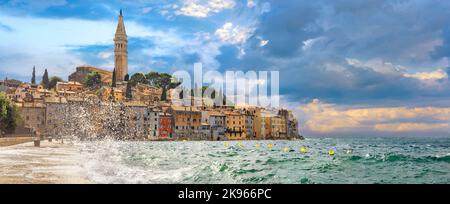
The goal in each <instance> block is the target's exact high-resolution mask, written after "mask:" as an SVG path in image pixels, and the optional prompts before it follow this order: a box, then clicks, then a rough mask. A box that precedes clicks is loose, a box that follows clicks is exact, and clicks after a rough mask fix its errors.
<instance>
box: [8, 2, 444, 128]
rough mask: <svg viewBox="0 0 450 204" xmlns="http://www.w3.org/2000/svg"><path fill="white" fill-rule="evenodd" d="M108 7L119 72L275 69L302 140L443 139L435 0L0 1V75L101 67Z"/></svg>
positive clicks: (107, 48)
mask: <svg viewBox="0 0 450 204" xmlns="http://www.w3.org/2000/svg"><path fill="white" fill-rule="evenodd" d="M120 9H123V13H124V18H125V24H126V29H127V34H128V37H129V69H130V72H131V73H136V72H149V71H161V72H168V73H172V72H174V71H176V70H188V69H192V67H193V63H195V62H201V63H203V65H204V67H205V68H206V69H208V70H217V71H219V72H224V71H225V70H243V71H248V70H257V71H258V70H276V71H279V72H280V98H281V105H282V106H284V107H286V108H289V109H291V110H293V111H294V113H295V115H296V116H297V117H298V118H299V120H300V131H301V133H302V134H303V135H305V136H322V135H324V136H333V135H336V136H337V135H339V136H381V135H382V136H390V135H402V136H410V135H417V136H448V135H449V134H450V122H449V121H450V82H449V74H450V58H449V56H450V12H448V11H449V10H450V1H442V0H427V1H423V0H389V1H387V0H386V1H383V0H365V1H360V0H333V1H331V0H317V1H310V0H283V1H279V0H210V1H207V0H184V1H181V0H178V1H177V0H160V1H156V0H134V1H125V0H98V1H87V0H33V1H27V0H0V78H1V79H3V78H5V77H9V78H15V79H19V80H23V81H30V79H31V76H30V74H31V70H32V67H33V66H36V70H37V73H38V75H42V73H43V70H44V69H48V70H49V73H50V75H51V76H52V75H57V76H61V77H63V78H67V76H68V75H69V74H70V73H71V72H73V71H74V70H75V67H77V66H80V65H93V66H97V67H101V68H105V69H108V70H112V69H113V67H114V54H113V51H114V50H113V38H114V32H115V29H116V26H117V18H118V13H119V10H120Z"/></svg>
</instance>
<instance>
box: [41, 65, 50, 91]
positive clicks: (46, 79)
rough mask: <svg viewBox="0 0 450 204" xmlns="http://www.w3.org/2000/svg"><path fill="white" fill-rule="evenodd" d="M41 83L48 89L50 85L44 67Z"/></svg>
mask: <svg viewBox="0 0 450 204" xmlns="http://www.w3.org/2000/svg"><path fill="white" fill-rule="evenodd" d="M41 85H42V86H44V88H46V89H48V87H49V85H50V80H49V79H48V71H47V69H45V71H44V75H43V76H42V82H41Z"/></svg>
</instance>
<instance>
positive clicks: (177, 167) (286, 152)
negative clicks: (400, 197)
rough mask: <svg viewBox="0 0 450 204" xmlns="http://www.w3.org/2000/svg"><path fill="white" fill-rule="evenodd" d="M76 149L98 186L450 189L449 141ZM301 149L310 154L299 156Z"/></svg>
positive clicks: (316, 140)
mask: <svg viewBox="0 0 450 204" xmlns="http://www.w3.org/2000/svg"><path fill="white" fill-rule="evenodd" d="M100 143H101V144H100ZM105 143H107V145H105ZM256 144H260V145H261V147H260V148H256V147H255V146H256ZM268 144H273V145H274V146H273V148H271V149H270V148H268V147H267V145H268ZM81 147H82V148H81V149H80V151H81V152H82V154H85V157H84V158H86V160H85V161H84V162H83V163H84V164H83V166H84V168H85V170H86V172H87V174H88V178H89V179H91V180H92V181H93V182H96V183H226V184H229V183H231V184H234V183H239V184H240V183H251V184H259V183H263V184H265V183H270V184H272V183H283V184H291V183H294V184H311V183H450V138H307V139H306V140H303V141H245V142H207V141H200V142H97V143H89V144H84V145H82V146H81ZM301 147H307V149H308V152H307V153H301V152H300V148H301ZM329 149H334V150H335V152H336V153H335V155H334V156H330V155H328V151H329ZM345 149H352V150H353V152H352V153H350V154H348V152H345Z"/></svg>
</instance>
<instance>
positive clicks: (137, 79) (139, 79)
mask: <svg viewBox="0 0 450 204" xmlns="http://www.w3.org/2000/svg"><path fill="white" fill-rule="evenodd" d="M128 83H129V84H130V85H131V86H136V85H137V84H148V81H147V79H146V78H145V75H144V74H142V73H136V74H134V75H133V76H131V79H130V81H129V82H128Z"/></svg>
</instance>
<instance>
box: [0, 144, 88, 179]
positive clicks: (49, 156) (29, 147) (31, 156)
mask: <svg viewBox="0 0 450 204" xmlns="http://www.w3.org/2000/svg"><path fill="white" fill-rule="evenodd" d="M16 139H17V138H16ZM25 139H26V138H22V139H21V140H25ZM1 141H2V145H6V144H11V141H12V140H10V141H8V142H6V141H7V140H5V138H2V140H1ZM13 142H19V140H16V141H13ZM77 155H78V154H77V152H76V150H75V148H73V146H71V145H67V144H61V143H58V142H52V143H50V142H48V141H41V147H34V144H33V142H27V143H22V144H18V145H12V146H7V147H6V146H3V147H0V183H2V184H52V183H63V184H64V183H74V184H82V183H90V182H89V181H88V180H87V179H86V178H85V177H84V176H82V175H83V174H82V173H81V172H82V168H81V167H80V165H79V162H78V161H80V158H78V157H79V156H77Z"/></svg>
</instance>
